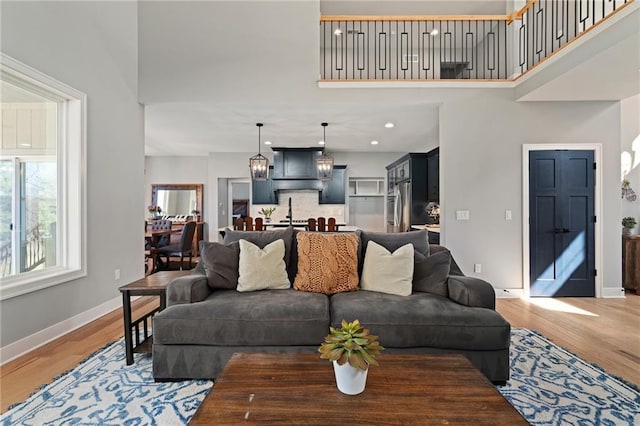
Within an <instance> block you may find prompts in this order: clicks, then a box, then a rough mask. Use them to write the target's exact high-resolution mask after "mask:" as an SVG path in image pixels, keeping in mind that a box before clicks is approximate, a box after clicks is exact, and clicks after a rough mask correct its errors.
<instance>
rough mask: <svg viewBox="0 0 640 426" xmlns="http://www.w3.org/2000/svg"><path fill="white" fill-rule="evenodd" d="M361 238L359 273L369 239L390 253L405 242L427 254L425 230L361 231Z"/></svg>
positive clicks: (427, 238) (427, 245) (427, 235)
mask: <svg viewBox="0 0 640 426" xmlns="http://www.w3.org/2000/svg"><path fill="white" fill-rule="evenodd" d="M361 239H362V244H361V247H362V256H361V257H360V260H359V263H358V266H359V269H358V271H359V272H360V273H362V267H363V265H364V257H365V256H366V255H367V245H368V244H369V241H374V242H376V243H378V244H380V245H381V246H382V247H384V248H385V249H387V250H389V252H390V253H393V252H394V251H396V250H398V249H399V248H400V247H402V246H404V245H405V244H409V243H411V244H413V248H414V249H415V250H416V251H417V252H418V253H420V254H422V255H424V256H429V234H428V233H427V231H426V230H422V231H412V232H393V233H387V232H367V231H362V234H361ZM414 269H415V268H414Z"/></svg>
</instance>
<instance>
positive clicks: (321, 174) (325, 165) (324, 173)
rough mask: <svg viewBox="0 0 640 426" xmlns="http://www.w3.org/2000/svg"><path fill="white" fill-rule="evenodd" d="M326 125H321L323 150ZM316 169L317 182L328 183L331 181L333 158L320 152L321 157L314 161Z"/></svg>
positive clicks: (325, 141)
mask: <svg viewBox="0 0 640 426" xmlns="http://www.w3.org/2000/svg"><path fill="white" fill-rule="evenodd" d="M328 125H329V124H328V123H322V128H323V138H322V140H323V141H324V146H325V149H326V147H327V126H328ZM316 169H317V171H318V180H321V181H328V180H331V179H333V157H330V156H328V155H326V154H325V153H324V151H323V152H322V155H321V156H320V157H318V158H317V159H316Z"/></svg>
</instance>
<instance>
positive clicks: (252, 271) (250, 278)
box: [236, 240, 291, 291]
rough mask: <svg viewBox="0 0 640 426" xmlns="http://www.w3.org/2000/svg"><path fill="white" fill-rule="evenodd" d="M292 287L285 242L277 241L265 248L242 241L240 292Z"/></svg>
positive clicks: (238, 288) (239, 267) (239, 272)
mask: <svg viewBox="0 0 640 426" xmlns="http://www.w3.org/2000/svg"><path fill="white" fill-rule="evenodd" d="M289 287H291V283H290V282H289V278H288V277H287V268H286V265H285V263H284V241H282V240H275V241H274V242H272V243H269V244H267V245H266V246H264V248H259V247H258V246H257V245H255V244H253V243H250V242H249V241H247V240H240V261H239V266H238V287H237V288H236V290H238V291H255V290H265V289H272V290H280V289H285V288H289Z"/></svg>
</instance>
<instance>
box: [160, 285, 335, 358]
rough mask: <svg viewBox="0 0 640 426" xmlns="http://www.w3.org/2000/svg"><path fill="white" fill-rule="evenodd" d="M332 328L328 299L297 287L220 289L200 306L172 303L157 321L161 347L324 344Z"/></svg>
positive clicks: (197, 304)
mask: <svg viewBox="0 0 640 426" xmlns="http://www.w3.org/2000/svg"><path fill="white" fill-rule="evenodd" d="M328 330H329V299H328V297H327V296H325V295H323V294H318V293H306V292H302V291H296V290H293V289H287V290H278V291H272V290H262V291H254V292H248V293H239V292H237V291H235V290H218V291H215V292H213V293H212V294H211V295H210V296H209V297H208V298H207V299H206V300H204V301H202V302H198V303H191V304H184V305H174V306H170V307H168V308H167V309H165V310H163V311H161V312H159V313H158V314H156V315H155V316H154V320H153V341H154V343H160V344H163V343H164V344H175V345H178V344H186V345H215V346H231V345H236V346H269V345H273V346H293V345H318V346H319V345H320V343H321V342H322V341H323V340H324V336H326V335H327V332H328Z"/></svg>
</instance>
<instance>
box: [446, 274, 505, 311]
mask: <svg viewBox="0 0 640 426" xmlns="http://www.w3.org/2000/svg"><path fill="white" fill-rule="evenodd" d="M447 287H449V299H451V300H453V301H454V302H456V303H459V304H461V305H465V306H471V307H476V308H489V309H493V310H495V309H496V293H495V291H494V290H493V287H492V286H491V284H489V283H488V282H486V281H483V280H481V279H479V278H474V277H465V276H449V280H448V281H447Z"/></svg>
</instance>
